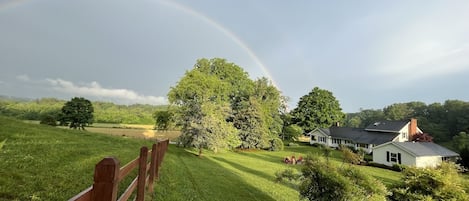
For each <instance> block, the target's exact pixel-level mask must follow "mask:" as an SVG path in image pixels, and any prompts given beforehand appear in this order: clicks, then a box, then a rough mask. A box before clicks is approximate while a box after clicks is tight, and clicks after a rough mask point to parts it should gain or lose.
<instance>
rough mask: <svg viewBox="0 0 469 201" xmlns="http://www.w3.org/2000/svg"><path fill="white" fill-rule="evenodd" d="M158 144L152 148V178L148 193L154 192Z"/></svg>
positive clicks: (149, 182)
mask: <svg viewBox="0 0 469 201" xmlns="http://www.w3.org/2000/svg"><path fill="white" fill-rule="evenodd" d="M156 154H157V151H156V144H153V146H151V159H150V160H151V162H150V178H149V181H148V191H149V192H153V181H154V180H155V173H156V167H157V165H156Z"/></svg>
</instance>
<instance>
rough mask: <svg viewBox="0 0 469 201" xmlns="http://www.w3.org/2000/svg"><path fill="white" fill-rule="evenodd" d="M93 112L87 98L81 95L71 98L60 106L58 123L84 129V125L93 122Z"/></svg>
mask: <svg viewBox="0 0 469 201" xmlns="http://www.w3.org/2000/svg"><path fill="white" fill-rule="evenodd" d="M93 112H94V109H93V105H92V104H91V102H90V101H89V100H87V99H85V98H83V97H75V98H72V100H70V101H68V102H66V103H65V105H64V106H63V107H62V110H61V114H60V115H59V116H60V117H59V122H60V125H68V126H69V127H70V128H73V129H82V130H85V126H88V125H91V124H93Z"/></svg>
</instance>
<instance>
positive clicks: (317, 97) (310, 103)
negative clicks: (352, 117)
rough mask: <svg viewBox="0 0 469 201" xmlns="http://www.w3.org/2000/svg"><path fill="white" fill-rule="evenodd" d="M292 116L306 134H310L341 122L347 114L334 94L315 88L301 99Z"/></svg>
mask: <svg viewBox="0 0 469 201" xmlns="http://www.w3.org/2000/svg"><path fill="white" fill-rule="evenodd" d="M292 116H293V118H294V121H295V123H296V124H298V125H299V126H301V127H302V128H303V130H304V131H305V132H309V131H312V130H314V129H315V128H324V127H329V126H332V125H333V124H334V123H337V122H341V121H342V120H343V119H344V117H345V114H344V113H343V112H342V108H340V104H339V101H338V100H337V99H336V98H335V97H334V95H333V94H332V92H330V91H327V90H324V89H320V88H318V87H315V88H314V89H313V90H312V91H311V92H309V94H307V95H304V96H303V97H301V98H300V101H299V102H298V106H297V107H296V108H295V109H294V110H293V111H292Z"/></svg>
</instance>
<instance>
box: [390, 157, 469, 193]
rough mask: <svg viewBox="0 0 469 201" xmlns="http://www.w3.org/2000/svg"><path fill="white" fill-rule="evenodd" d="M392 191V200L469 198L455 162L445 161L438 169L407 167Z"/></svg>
mask: <svg viewBox="0 0 469 201" xmlns="http://www.w3.org/2000/svg"><path fill="white" fill-rule="evenodd" d="M391 192H392V195H391V196H390V199H391V200H409V201H411V200H469V196H468V194H467V192H466V191H465V189H464V186H463V183H462V178H461V176H460V175H459V174H458V172H457V168H456V166H455V164H454V163H445V162H444V163H442V164H441V166H440V167H438V168H436V169H432V168H415V167H408V168H406V169H405V170H404V171H403V177H402V179H401V183H399V184H397V185H396V186H395V187H394V188H393V189H391Z"/></svg>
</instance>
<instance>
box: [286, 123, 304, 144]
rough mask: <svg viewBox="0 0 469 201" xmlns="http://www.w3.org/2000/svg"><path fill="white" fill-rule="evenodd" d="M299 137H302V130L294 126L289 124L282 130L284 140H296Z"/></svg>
mask: <svg viewBox="0 0 469 201" xmlns="http://www.w3.org/2000/svg"><path fill="white" fill-rule="evenodd" d="M301 135H303V129H302V128H301V127H300V126H298V125H296V124H291V125H288V126H286V127H284V128H283V134H282V136H283V137H284V140H298V137H300V136H301Z"/></svg>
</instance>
